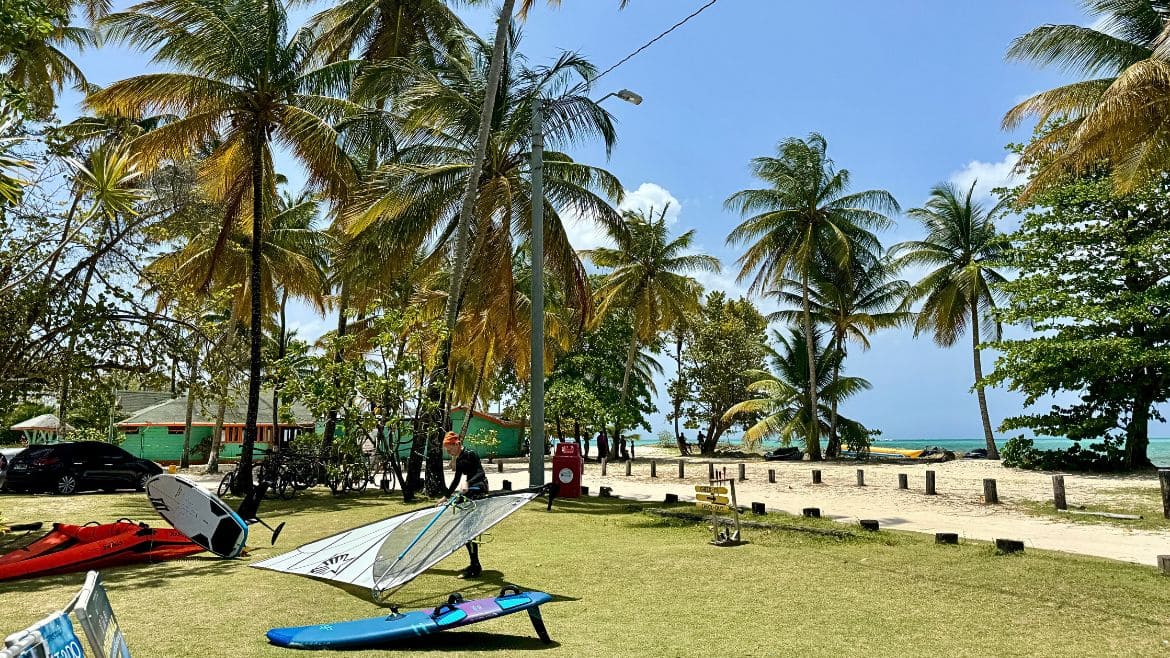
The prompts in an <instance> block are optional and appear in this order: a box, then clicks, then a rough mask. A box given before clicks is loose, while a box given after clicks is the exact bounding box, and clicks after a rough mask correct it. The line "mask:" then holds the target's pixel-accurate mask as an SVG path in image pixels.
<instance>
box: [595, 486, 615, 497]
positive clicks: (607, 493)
mask: <svg viewBox="0 0 1170 658" xmlns="http://www.w3.org/2000/svg"><path fill="white" fill-rule="evenodd" d="M597 495H598V496H601V497H602V498H612V497H613V487H598V488H597Z"/></svg>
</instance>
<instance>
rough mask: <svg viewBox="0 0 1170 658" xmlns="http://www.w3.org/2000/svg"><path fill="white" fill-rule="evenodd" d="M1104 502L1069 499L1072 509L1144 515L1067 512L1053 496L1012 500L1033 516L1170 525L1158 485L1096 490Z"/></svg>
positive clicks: (1136, 526) (1133, 525) (1127, 525)
mask: <svg viewBox="0 0 1170 658" xmlns="http://www.w3.org/2000/svg"><path fill="white" fill-rule="evenodd" d="M1096 493H1097V495H1098V496H1099V497H1102V498H1103V499H1104V501H1103V502H1099V503H1094V504H1092V505H1077V504H1075V501H1070V502H1069V509H1073V510H1077V511H1086V512H1110V513H1113V514H1136V515H1138V516H1141V517H1142V518H1141V519H1137V520H1129V519H1110V518H1107V517H1103V516H1086V515H1081V514H1066V513H1064V512H1059V511H1057V509H1056V507H1055V506H1054V505H1053V504H1052V501H1051V500H1043V501H1041V500H1021V501H1016V502H1014V503H1013V505H1014V506H1015V507H1017V508H1018V509H1020V510H1021V511H1023V512H1025V513H1027V514H1031V515H1032V516H1043V517H1055V518H1059V519H1060V520H1061V521H1067V522H1069V523H1080V524H1089V525H1101V524H1108V525H1115V526H1118V527H1122V528H1134V529H1140V530H1167V529H1170V519H1166V518H1164V517H1163V516H1162V492H1161V490H1159V488H1158V487H1116V488H1112V489H1101V490H1099V491H1097V492H1096Z"/></svg>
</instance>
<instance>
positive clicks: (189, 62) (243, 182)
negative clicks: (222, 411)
mask: <svg viewBox="0 0 1170 658" xmlns="http://www.w3.org/2000/svg"><path fill="white" fill-rule="evenodd" d="M287 18H288V17H287V14H286V11H285V6H284V4H283V3H281V2H280V1H279V0H160V1H157V2H147V3H141V4H138V5H135V6H134V7H132V8H130V10H129V11H126V12H121V13H117V14H112V15H110V16H108V17H106V18H105V19H103V21H102V25H103V27H104V29H105V31H106V34H107V35H108V36H109V37H111V38H112V39H114V40H117V41H128V42H130V43H132V44H134V45H137V46H140V47H142V48H144V49H151V50H154V53H155V59H156V60H157V61H160V62H165V63H167V64H170V65H172V66H173V67H175V71H174V72H167V73H150V74H145V75H139V76H135V77H133V78H128V79H126V80H122V81H119V82H115V83H114V84H112V85H110V86H109V87H107V88H105V89H103V90H101V91H98V92H96V93H94V94H91V95H90V96H89V98H88V99H87V100H86V103H87V105H88V106H89V107H91V108H92V109H94V110H95V111H97V112H98V113H99V114H113V115H119V114H120V115H126V116H148V115H150V114H153V113H169V114H176V115H178V116H180V117H182V118H181V119H179V120H177V121H174V122H171V123H169V124H167V125H165V126H163V127H161V128H159V129H158V130H153V131H151V132H149V133H147V134H145V135H143V136H142V137H139V138H138V139H136V140H134V142H133V144H134V147H135V148H136V150H137V151H138V152H139V153H141V154H143V156H144V157H145V159H146V160H148V161H156V160H158V159H162V158H164V157H174V156H185V155H187V154H189V153H191V152H192V151H193V150H195V149H196V148H197V147H202V146H205V145H209V144H211V145H214V146H213V148H212V151H211V154H210V155H209V156H208V157H207V158H206V160H205V161H204V164H203V169H204V172H203V173H204V176H205V180H206V181H207V183H208V187H209V189H211V190H213V191H214V192H215V194H213V196H214V197H215V199H216V200H218V201H222V202H223V203H224V208H225V209H226V212H225V215H224V218H223V224H222V225H221V228H220V230H219V231H218V236H219V237H218V239H217V245H219V248H218V249H216V250H215V251H214V255H215V256H216V258H212V259H211V263H212V264H213V265H214V264H215V263H216V262H217V257H218V255H219V253H220V252H221V251H222V247H223V245H224V244H226V242H227V241H228V239H229V238H230V236H231V235H232V234H233V233H234V232H235V226H236V224H237V223H238V222H240V220H241V219H242V217H244V216H248V215H250V216H248V217H247V218H248V219H249V220H250V222H248V229H247V231H246V232H247V233H248V234H249V235H251V236H253V239H251V241H250V254H249V256H250V259H249V269H248V286H249V287H248V290H249V297H250V298H251V299H250V302H251V304H250V306H251V309H250V314H249V316H247V317H248V323H247V324H248V326H249V328H250V330H251V337H250V343H249V345H250V363H249V373H250V374H249V383H248V409H247V415H246V417H245V430H244V441H243V446H242V450H243V453H242V456H241V459H240V468H241V470H242V471H243V472H250V469H251V463H252V448H253V446H255V443H256V437H257V429H256V420H257V410H258V407H259V401H260V378H261V368H262V363H261V361H262V358H261V344H262V341H261V337H262V332H263V327H262V322H263V318H264V312H263V293H262V289H263V275H262V272H261V269H262V267H263V250H262V245H263V244H264V240H263V239H260V238H258V237H256V236H261V235H263V234H264V232H265V230H266V229H267V228H268V225H269V222H270V218H271V217H272V207H273V204H274V198H275V196H276V191H275V184H276V176H275V174H274V171H273V152H272V147H273V143H274V141H275V142H279V143H281V144H282V146H283V147H285V148H286V149H287V150H288V151H289V152H290V153H291V154H292V155H293V156H294V157H295V158H296V160H297V161H298V162H299V163H300V164H301V165H303V166H304V168H305V169H306V171H307V173H308V176H309V181H310V184H311V185H313V186H314V187H316V188H323V189H325V190H326V191H327V192H328V193H329V194H330V195H331V196H332V197H333V198H335V199H343V198H344V197H345V195H346V193H347V191H348V188H349V185H350V183H351V182H352V180H353V178H354V175H355V170H354V167H353V166H352V164H351V163H350V161H349V159H348V157H347V155H346V154H345V152H344V151H343V150H342V148H341V146H340V144H339V140H338V134H337V131H336V130H334V128H333V127H332V125H331V124H330V122H331V121H335V120H338V119H340V118H342V117H344V116H346V115H348V114H352V113H355V112H356V111H357V110H358V106H356V105H354V104H353V103H350V102H349V101H347V100H345V99H343V98H340V97H338V96H336V95H333V93H335V92H337V91H339V90H344V87H345V86H346V84H347V83H348V81H349V80H350V79H351V77H352V75H353V72H354V70H355V68H356V66H357V63H356V62H350V61H341V62H337V63H334V64H328V65H325V66H316V60H315V59H314V57H313V53H312V50H311V44H312V38H313V35H312V33H311V32H309V31H306V30H300V31H297V32H295V33H294V34H293V35H292V36H291V37H290V36H289V35H288V21H287ZM249 206H250V212H248V211H247V210H245V209H249ZM211 275H212V272H210V271H209V272H208V273H207V275H206V278H207V279H210V277H211ZM243 486H244V490H245V492H247V490H249V489H250V488H251V486H252V482H251V480H250V479H249V478H244V479H243Z"/></svg>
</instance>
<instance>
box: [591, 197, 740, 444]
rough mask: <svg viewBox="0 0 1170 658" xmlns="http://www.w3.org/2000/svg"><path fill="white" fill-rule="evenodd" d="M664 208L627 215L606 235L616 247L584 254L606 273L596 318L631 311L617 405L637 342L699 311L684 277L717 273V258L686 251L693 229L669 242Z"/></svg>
mask: <svg viewBox="0 0 1170 658" xmlns="http://www.w3.org/2000/svg"><path fill="white" fill-rule="evenodd" d="M667 210H669V204H668V205H667V206H663V208H662V210H660V211H659V212H658V214H657V216H655V213H654V209H653V208H651V209H650V210H649V211H641V210H638V211H626V212H625V213H624V215H623V219H624V225H623V227H622V229H621V230H618V231H611V232H610V238H611V239H612V240H613V242H614V244H615V247H612V248H611V247H599V248H597V249H592V250H589V251H586V252H583V254H584V255H585V256H587V257H588V258H589V260H591V261H593V264H594V265H596V266H598V267H602V268H607V269H609V270H610V271H609V273H608V274H607V275H606V277H605V279H604V281H603V282H602V284H601V286H600V288H598V290H597V297H598V300H599V302H598V304H597V314H598V316H599V317H605V316H606V315H607V314H608V313H609V312H610V311H611V310H613V309H617V308H621V309H628V310H629V311H630V319H631V321H632V323H633V329H634V330H633V332H632V333H631V334H630V348H629V351H628V353H627V356H626V370H625V376H624V377H623V379H622V389H621V402H622V404H624V403H625V401H626V396H627V394H628V393H629V382H630V373H631V372H632V371H633V368H634V358H635V356H636V355H637V353H638V346H639V344H643V345H644V344H648V343H650V342H651V341H653V340H654V339H655V338H656V337H657V336H658V334H659V333H660V332H662V331H666V330H667V329H670V328H672V327H675V326H678V325H679V323H680V322H683V321H685V319H686V318H688V317H691V316H693V315H695V314H696V313H697V312H698V309H699V298H700V295H701V290H702V287H701V286H700V285H699V283H698V281H696V280H695V279H694V278H692V277H691V276H689V275H690V274H692V273H697V272H718V271H719V270H720V265H719V259H718V258H715V257H714V256H709V255H706V254H693V253H688V252H689V251H690V249H691V247H692V246H693V244H694V241H695V231H694V230H693V229H692V230H690V231H687V232H686V233H683V234H682V235H679V236H678V237H676V238H674V239H671V237H670V228H669V227H668V226H667V225H666V212H667ZM620 436H621V427H620V425H619V426H618V427H615V428H614V437H615V438H620ZM615 446H616V441H615V442H614V445H611V447H610V452H611V453H614V452H615V451H616V447H615Z"/></svg>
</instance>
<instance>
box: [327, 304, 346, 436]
mask: <svg viewBox="0 0 1170 658" xmlns="http://www.w3.org/2000/svg"><path fill="white" fill-rule="evenodd" d="M348 305H349V286H348V285H347V284H346V283H344V282H342V284H341V296H340V300H339V302H338V306H339V307H340V308H338V310H337V337H338V338H341V337H342V336H344V335H345V332H346V330H347V329H348V328H349V326H348V325H349V318H348V316H347V315H346V314H345V307H346V306H348ZM344 358H345V355H344V354H343V353H342V352H341V346H340V345H339V346H338V348H337V352H335V353H334V354H333V362H334V363H341V362H342V360H343V359H344ZM338 384H339V381H338V380H337V378H334V380H333V385H334V386H337V385H338ZM336 434H337V407H332V408H330V409H329V412H328V413H327V414H326V416H325V432H324V437H323V438H322V440H321V445H322V446H324V447H326V448H328V447H329V446H331V445H333V438H334V436H335V435H336Z"/></svg>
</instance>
